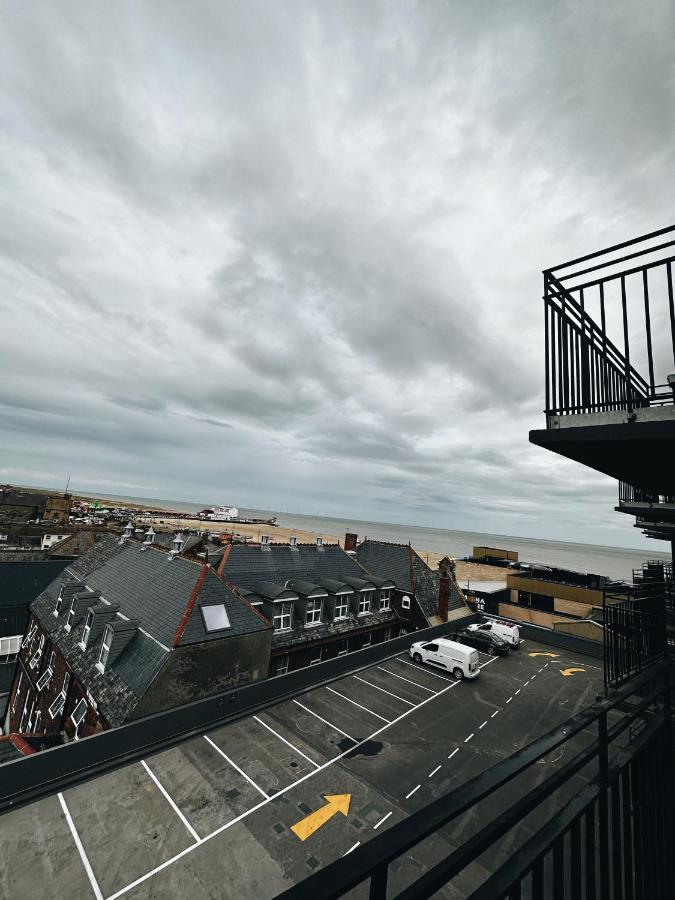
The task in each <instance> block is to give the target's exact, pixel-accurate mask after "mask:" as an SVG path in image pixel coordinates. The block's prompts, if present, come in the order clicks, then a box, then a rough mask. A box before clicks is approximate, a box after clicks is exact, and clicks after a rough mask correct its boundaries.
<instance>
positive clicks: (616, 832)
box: [611, 779, 623, 900]
mask: <svg viewBox="0 0 675 900" xmlns="http://www.w3.org/2000/svg"><path fill="white" fill-rule="evenodd" d="M611 801H612V897H615V898H616V900H621V898H622V897H623V889H622V886H621V811H620V807H619V782H618V779H617V780H615V781H613V782H612V788H611Z"/></svg>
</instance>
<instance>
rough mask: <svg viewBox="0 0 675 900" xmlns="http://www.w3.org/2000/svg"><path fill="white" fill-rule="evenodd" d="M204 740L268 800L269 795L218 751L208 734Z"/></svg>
mask: <svg viewBox="0 0 675 900" xmlns="http://www.w3.org/2000/svg"><path fill="white" fill-rule="evenodd" d="M204 740H205V741H208V742H209V744H211V746H212V747H213V749H214V750H215V751H217V752H218V753H220V755H221V756H222V757H223V759H226V760H227V761H228V762H229V764H230V765H231V766H232V768H233V769H236V770H237V772H239V774H240V775H243V776H244V778H245V779H246V780H247V781H248V783H249V784H252V785H253V787H254V788H255V789H256V791H259V793H261V794H262V795H263V797H265V799H266V800H269V799H270V795H269V794H266V793H265V791H263V789H262V788H261V787H260V786H259V785H257V784H256V783H255V781H254V780H253V779H252V778H249V777H248V775H247V774H246V772H244V770H243V769H240V768H239V766H238V765H237V764H236V762H232V760H231V759H230V757H229V756H228V755H227V753H225V752H224V751H222V750H221V749H220V747H219V746H218V744H216V743H215V742H214V741H212V740H211V738H210V737H209V736H208V734H205V735H204Z"/></svg>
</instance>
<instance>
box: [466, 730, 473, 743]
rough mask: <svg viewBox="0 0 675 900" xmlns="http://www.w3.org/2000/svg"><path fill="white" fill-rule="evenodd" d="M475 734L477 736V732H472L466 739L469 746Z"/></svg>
mask: <svg viewBox="0 0 675 900" xmlns="http://www.w3.org/2000/svg"><path fill="white" fill-rule="evenodd" d="M474 734H475V732H473V731H472V732H471V734H470V735H469V736H468V737H466V738H464V743H465V744H468V743H469V741H470V740H471V738H472V737H473V736H474Z"/></svg>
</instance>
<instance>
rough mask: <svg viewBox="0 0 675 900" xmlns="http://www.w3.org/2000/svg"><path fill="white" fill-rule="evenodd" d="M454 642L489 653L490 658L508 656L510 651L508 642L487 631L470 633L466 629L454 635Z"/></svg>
mask: <svg viewBox="0 0 675 900" xmlns="http://www.w3.org/2000/svg"><path fill="white" fill-rule="evenodd" d="M452 640H453V641H457V642H458V643H460V644H466V645H467V647H473V648H474V649H476V650H482V651H483V653H489V654H490V656H508V653H509V650H510V647H509V645H508V644H507V643H506V641H503V640H502V639H501V638H500V637H497V635H496V634H490V633H489V632H487V631H469V630H468V629H464V630H463V631H458V632H457V634H454V635H453V636H452Z"/></svg>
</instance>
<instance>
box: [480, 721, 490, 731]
mask: <svg viewBox="0 0 675 900" xmlns="http://www.w3.org/2000/svg"><path fill="white" fill-rule="evenodd" d="M487 723H488V720H487V719H486V720H485V721H484V722H483V724H482V725H479V726H478V730H479V731H480V730H481V728H485V726H486V725H487Z"/></svg>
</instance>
